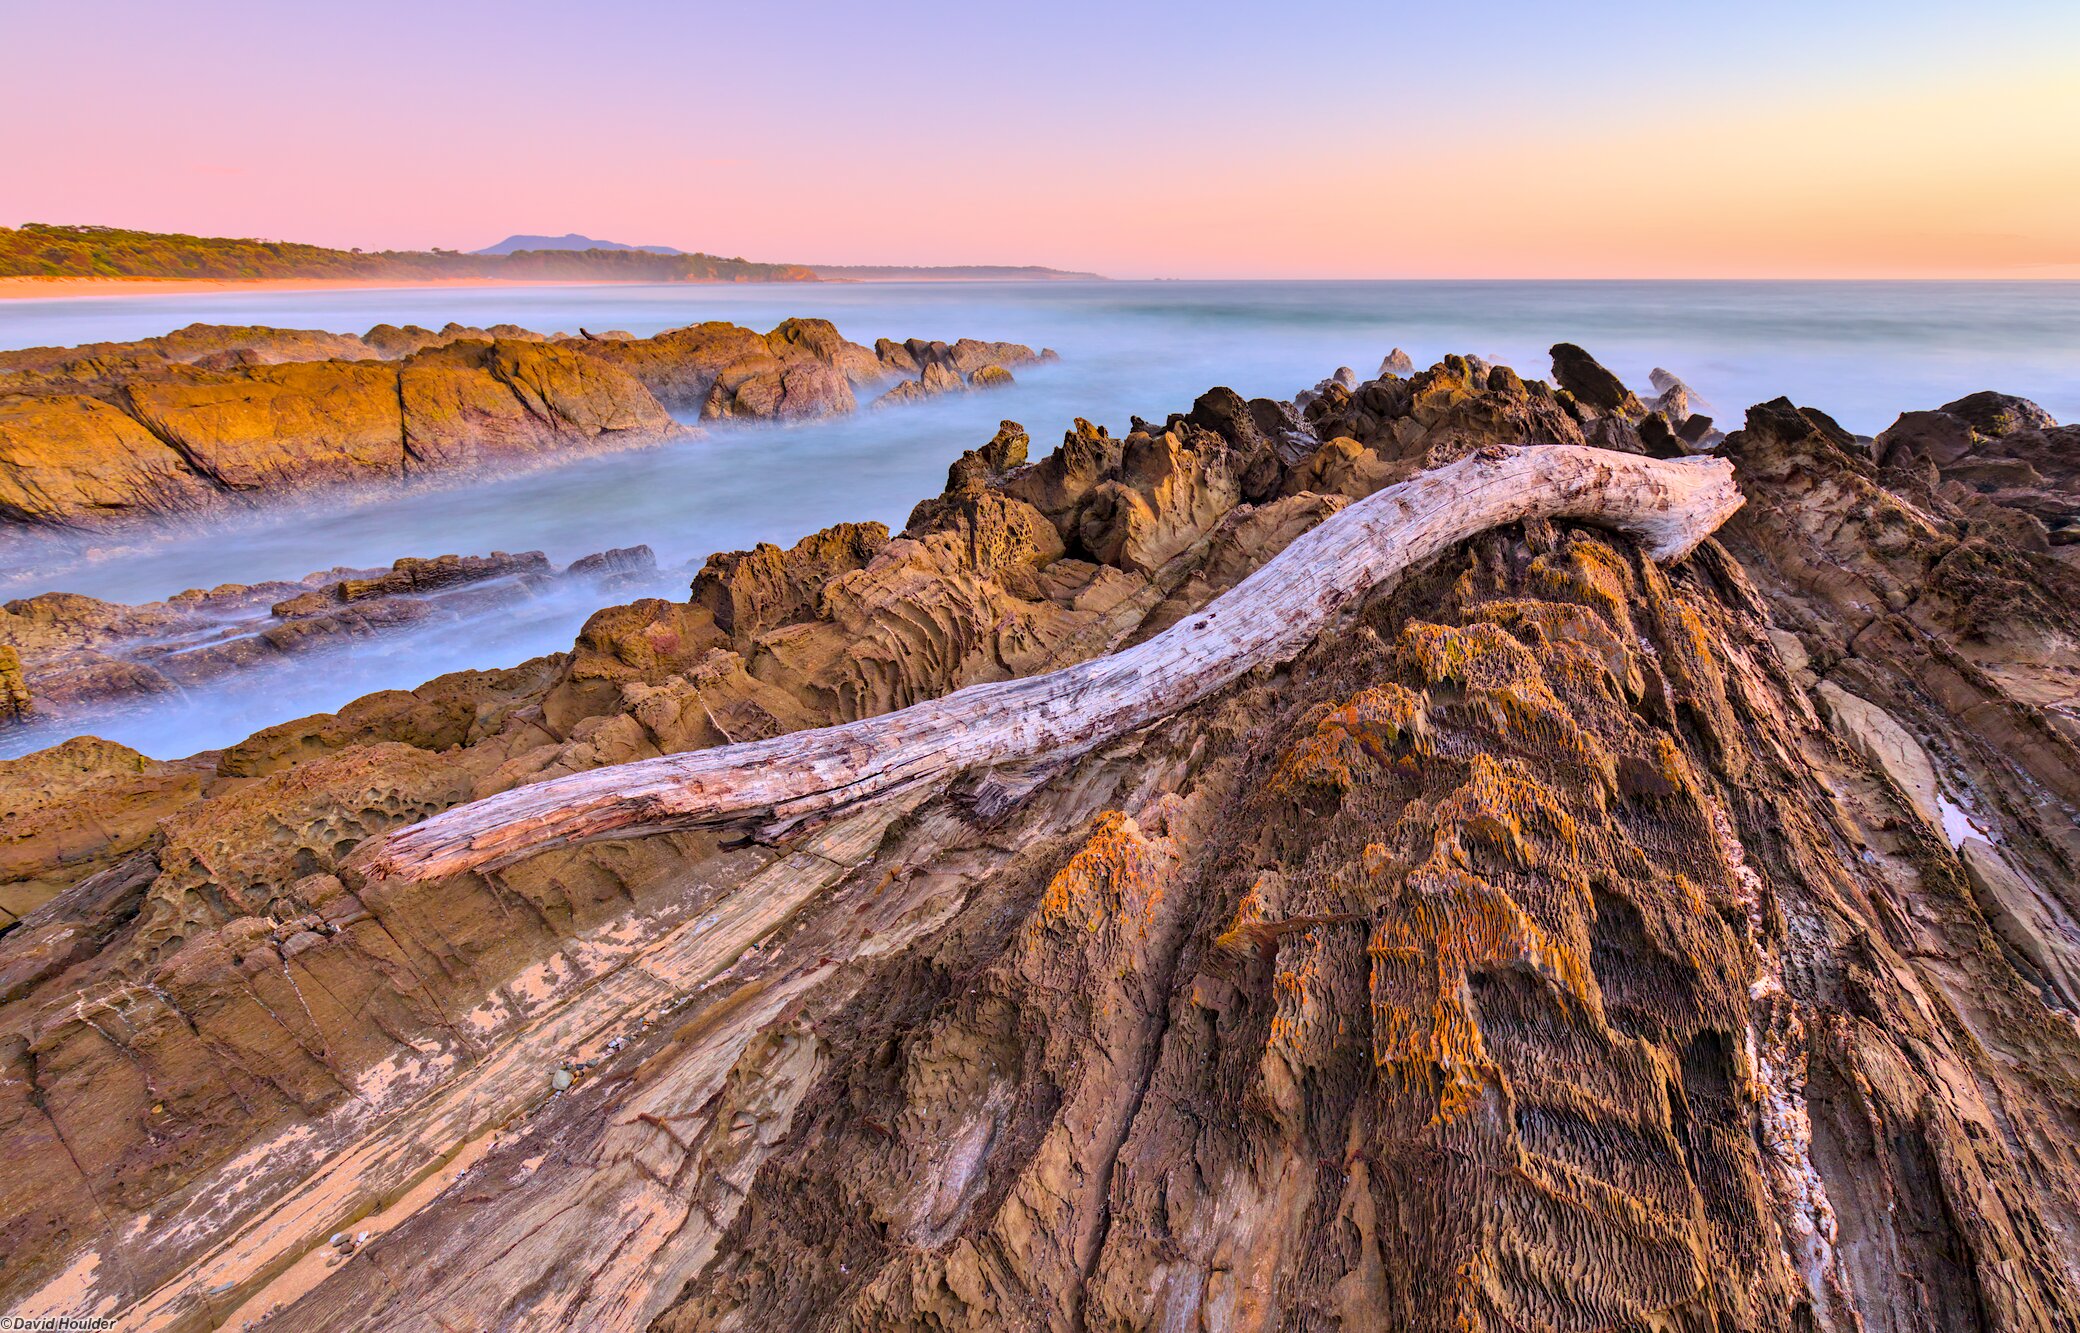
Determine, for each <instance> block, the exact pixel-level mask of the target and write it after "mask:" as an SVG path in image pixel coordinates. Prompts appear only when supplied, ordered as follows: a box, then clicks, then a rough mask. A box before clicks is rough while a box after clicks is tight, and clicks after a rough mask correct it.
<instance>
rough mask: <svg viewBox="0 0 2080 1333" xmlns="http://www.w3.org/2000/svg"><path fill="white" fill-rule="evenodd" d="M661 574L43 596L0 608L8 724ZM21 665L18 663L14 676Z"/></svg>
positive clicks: (434, 562)
mask: <svg viewBox="0 0 2080 1333" xmlns="http://www.w3.org/2000/svg"><path fill="white" fill-rule="evenodd" d="M658 579H659V571H658V569H657V561H656V558H655V556H653V555H652V554H651V551H650V548H649V547H647V546H635V547H627V548H622V549H618V550H612V551H603V552H600V553H597V554H594V555H589V556H585V557H583V558H582V559H579V560H575V561H573V562H572V563H571V564H570V565H569V567H567V568H566V569H564V570H562V571H560V572H559V571H557V570H555V569H553V568H552V567H551V566H550V564H549V561H548V560H547V558H546V557H544V556H543V555H542V553H541V552H539V551H526V552H521V553H519V554H517V555H509V554H507V553H506V552H503V551H497V552H493V553H492V554H490V555H488V556H457V555H444V556H439V557H436V558H434V559H416V558H409V557H408V558H405V559H401V560H398V561H396V562H395V563H393V564H392V565H391V566H390V567H389V568H388V569H366V570H347V569H334V570H328V571H325V572H322V573H318V574H312V575H310V576H308V577H306V578H304V579H301V580H297V581H295V582H276V583H263V584H255V585H251V586H246V585H240V584H227V585H225V586H223V587H219V588H215V589H212V590H209V591H207V592H205V591H202V590H200V589H195V590H191V591H188V592H184V593H181V594H179V595H177V596H174V597H171V598H168V599H166V600H165V601H161V602H150V603H145V604H141V605H125V604H122V603H116V602H104V601H100V600H98V599H96V598H92V597H82V596H79V595H77V594H73V593H43V594H40V595H38V596H35V597H25V598H17V599H16V600H14V601H11V602H8V603H6V604H5V605H4V606H0V653H5V654H6V657H5V658H4V659H0V670H4V671H5V673H6V674H4V675H0V692H4V693H0V697H4V698H5V699H6V700H7V707H5V708H4V709H0V730H4V729H5V728H7V727H10V726H18V725H29V724H35V725H39V726H48V725H53V724H64V723H66V722H67V720H68V719H73V718H83V717H86V716H88V715H91V714H93V713H95V712H98V711H101V710H104V709H107V708H110V707H119V706H121V705H122V704H123V703H124V702H125V701H128V700H132V699H136V698H138V697H141V696H148V695H154V694H166V693H171V692H174V691H177V690H188V689H207V688H213V687H217V686H218V685H219V683H220V682H222V681H224V680H225V679H226V678H228V677H233V676H235V675H236V674H237V673H238V672H239V671H241V670H244V669H246V668H249V667H253V666H257V665H260V664H263V663H266V662H271V661H276V660H281V659H285V658H289V657H293V656H299V655H309V654H316V653H322V652H325V651H327V650H330V649H333V648H336V647H338V646H340V645H342V644H345V643H347V642H348V641H350V640H354V639H362V638H368V637H371V636H377V635H387V634H395V633H400V632H404V631H406V630H408V629H409V628H410V627H412V626H414V625H417V624H419V623H421V622H423V621H426V620H428V619H431V618H436V617H443V618H456V617H463V616H471V615H483V614H487V613H491V612H494V611H495V610H496V609H497V608H498V607H499V606H501V605H505V604H508V603H510V602H513V601H515V600H518V599H523V598H529V597H535V596H540V595H543V594H546V593H547V592H549V591H550V590H551V589H553V588H555V587H557V586H559V585H562V584H566V583H570V582H578V583H582V584H585V585H587V586H591V587H597V588H599V589H600V590H601V591H603V592H612V591H615V590H617V589H626V588H632V587H648V586H651V585H654V584H655V583H656V582H657V581H658ZM10 664H11V668H10Z"/></svg>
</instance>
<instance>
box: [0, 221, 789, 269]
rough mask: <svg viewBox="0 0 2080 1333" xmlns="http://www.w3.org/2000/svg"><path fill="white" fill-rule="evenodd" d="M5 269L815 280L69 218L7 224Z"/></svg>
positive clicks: (614, 258) (714, 263) (625, 260)
mask: <svg viewBox="0 0 2080 1333" xmlns="http://www.w3.org/2000/svg"><path fill="white" fill-rule="evenodd" d="M0 277H12V278H23V277H27V278H37V277H43V278H198V279H253V278H378V279H380V278H394V279H401V280H410V281H424V280H426V279H438V278H515V279H531V280H551V281H553V280H557V279H571V280H580V281H583V280H591V281H621V282H813V281H815V280H816V278H817V274H816V271H815V270H814V269H811V268H809V267H807V266H806V265H802V264H761V263H755V262H753V261H751V260H748V259H743V258H735V259H724V258H722V257H720V256H718V255H708V254H675V255H667V254H656V253H653V252H651V251H647V250H519V251H515V252H514V253H512V254H508V255H474V254H464V253H462V252H461V251H457V250H440V249H435V250H376V251H368V252H363V251H361V250H335V249H331V248H329V247H326V246H322V245H304V244H299V243H297V242H293V241H260V240H241V239H235V238H230V237H220V236H187V235H181V234H178V233H167V232H151V231H131V230H128V229H125V228H121V227H70V226H55V225H51V224H48V223H39V222H30V223H24V224H23V225H22V226H20V227H12V228H10V227H0Z"/></svg>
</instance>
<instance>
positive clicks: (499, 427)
mask: <svg viewBox="0 0 2080 1333" xmlns="http://www.w3.org/2000/svg"><path fill="white" fill-rule="evenodd" d="M882 343H883V345H884V346H886V347H887V348H889V349H891V351H890V352H889V354H887V355H880V354H877V353H876V352H875V351H874V350H873V349H870V348H867V347H862V346H860V345H859V344H857V343H852V342H848V341H846V340H845V339H844V338H843V337H841V336H840V335H839V333H838V331H837V329H836V328H835V327H833V326H832V325H831V323H830V322H829V321H828V320H819V319H790V320H787V321H785V322H783V323H781V324H780V325H779V326H778V327H776V328H775V329H773V330H772V331H771V332H770V333H765V334H760V333H756V332H753V331H752V330H750V329H746V328H740V327H738V326H737V325H734V324H726V323H707V324H698V325H693V326H691V327H688V328H683V329H673V330H669V331H667V332H665V333H661V334H658V335H656V336H655V337H651V338H634V337H631V336H629V335H627V334H625V333H611V334H601V335H595V334H590V333H586V332H584V331H582V330H581V331H580V335H579V336H577V337H571V336H568V335H564V334H555V335H549V336H544V335H541V334H537V333H530V332H528V331H527V330H525V329H519V328H515V327H513V326H510V325H499V326H496V327H494V328H491V329H475V328H465V327H462V326H460V325H453V324H451V325H449V326H448V327H446V328H445V329H442V330H441V331H440V332H438V333H435V332H432V331H430V330H427V329H421V328H417V327H416V326H412V327H407V328H403V329H399V328H396V327H394V326H391V325H378V326H377V327H376V328H374V329H371V330H369V332H368V333H367V334H366V335H365V336H362V337H355V336H352V335H339V334H328V333H318V332H311V331H306V330H284V329H267V328H243V327H221V326H213V325H202V324H197V325H191V326H190V327H188V328H186V329H182V330H180V331H178V332H176V333H173V334H169V335H167V336H165V337H163V338H150V339H145V340H143V341H140V342H134V343H103V344H96V345H92V346H87V347H76V348H31V349H29V350H27V351H20V352H7V353H0V522H7V523H14V524H25V525H35V526H45V527H49V526H59V527H73V528H94V527H105V526H108V525H111V524H120V523H124V522H131V521H137V520H142V519H150V518H161V517H167V516H177V515H184V514H192V513H198V512H206V511H210V510H214V509H221V508H224V507H226V506H229V505H234V504H250V503H255V502H260V501H265V500H268V499H273V498H279V497H281V496H283V495H287V494H289V493H292V492H296V491H301V490H307V489H310V488H312V487H317V486H323V485H339V484H358V485H394V484H397V483H400V482H403V481H406V480H409V479H411V478H413V477H416V476H421V475H424V474H427V473H432V472H440V471H450V470H454V469H458V468H466V467H487V466H506V467H510V466H518V465H526V464H531V463H539V462H542V461H544V460H548V459H553V458H556V457H561V456H566V455H570V454H573V453H580V452H587V451H596V450H601V449H613V448H626V447H631V446H636V445H644V444H652V443H656V442H658V441H661V440H665V439H669V438H672V437H675V436H678V435H681V434H683V433H684V432H685V430H686V429H687V428H686V427H684V426H682V425H680V424H679V422H678V420H677V419H676V418H675V415H674V414H678V416H679V417H697V418H699V419H702V420H717V419H725V418H727V419H738V418H747V419H757V420H797V419H802V418H808V417H818V416H825V415H829V414H831V413H835V412H849V411H851V410H852V409H853V408H854V407H855V405H856V403H857V399H856V397H855V394H854V388H855V386H872V387H878V386H879V385H881V384H882V383H883V382H884V381H888V380H891V379H902V380H903V381H904V383H905V384H909V385H913V386H914V385H916V384H917V383H919V381H917V380H916V379H915V378H914V377H916V376H918V375H919V374H923V375H926V376H931V375H938V376H941V377H945V376H951V377H952V381H953V386H954V387H964V386H965V385H966V384H967V383H969V382H970V381H973V380H974V379H975V377H976V376H978V375H980V376H981V377H982V378H981V380H980V381H979V383H978V385H977V387H992V386H998V385H1001V384H1004V383H1008V381H1009V372H1008V371H1006V370H1005V369H1004V367H1007V366H1013V365H1022V364H1026V363H1030V362H1033V361H1037V360H1043V359H1047V358H1051V357H1052V356H1053V353H1051V352H1040V353H1036V352H1034V351H1033V350H1032V349H1030V348H1027V347H1024V346H1021V345H1019V344H1015V343H983V342H975V341H973V340H970V339H962V340H961V341H959V342H957V343H954V344H951V345H950V346H949V345H948V344H945V343H926V342H921V341H919V340H916V339H912V340H911V341H910V342H909V343H907V344H895V343H890V342H888V340H886V339H884V340H882ZM898 353H899V354H898ZM942 387H943V386H942ZM902 388H903V385H898V389H899V390H901V389H902ZM931 391H935V390H934V389H933V387H932V386H926V387H925V388H923V389H916V390H915V391H910V392H904V393H901V394H899V396H898V397H896V398H895V399H892V400H891V401H897V402H900V401H904V400H905V399H906V398H910V397H917V396H922V395H923V394H925V393H928V392H931Z"/></svg>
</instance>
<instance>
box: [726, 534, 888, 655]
mask: <svg viewBox="0 0 2080 1333" xmlns="http://www.w3.org/2000/svg"><path fill="white" fill-rule="evenodd" d="M887 545H888V529H887V528H886V527H884V526H883V525H882V524H879V523H843V524H840V525H838V526H837V527H834V528H825V529H824V530H823V531H822V532H816V533H811V534H810V535H809V536H807V537H804V538H802V539H801V540H800V541H798V542H796V543H795V544H794V545H793V546H792V547H791V548H789V549H787V550H785V551H783V550H781V549H780V548H779V547H777V546H774V545H773V544H771V543H770V542H766V543H761V544H760V545H759V546H758V547H757V548H756V549H754V550H750V551H731V552H727V553H725V554H721V555H712V556H709V557H708V563H707V564H706V565H704V566H702V568H701V572H700V573H699V574H697V575H695V576H694V580H693V598H692V600H693V602H694V603H695V604H696V605H698V606H702V607H705V608H706V609H707V611H708V614H709V615H711V616H712V617H714V620H715V627H716V628H717V629H719V630H721V631H722V632H723V633H724V634H727V635H731V636H733V637H738V638H739V639H740V640H741V641H742V642H744V643H747V644H748V643H749V642H750V641H751V640H752V638H753V636H756V635H758V634H761V633H764V632H765V631H767V630H772V629H778V628H779V627H780V626H782V625H791V624H794V623H796V622H798V621H801V620H805V619H808V618H810V617H812V616H813V615H815V613H816V609H817V598H818V596H819V595H820V594H821V592H822V590H823V588H824V585H826V584H828V583H830V582H831V581H832V580H833V579H835V578H836V577H837V576H838V575H840V574H844V573H848V572H850V571H852V570H855V569H860V568H863V567H864V566H865V565H866V564H867V563H868V562H869V561H871V560H872V559H873V558H874V557H875V556H876V555H877V554H879V553H880V551H881V549H882V548H883V547H885V546H887Z"/></svg>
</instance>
